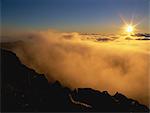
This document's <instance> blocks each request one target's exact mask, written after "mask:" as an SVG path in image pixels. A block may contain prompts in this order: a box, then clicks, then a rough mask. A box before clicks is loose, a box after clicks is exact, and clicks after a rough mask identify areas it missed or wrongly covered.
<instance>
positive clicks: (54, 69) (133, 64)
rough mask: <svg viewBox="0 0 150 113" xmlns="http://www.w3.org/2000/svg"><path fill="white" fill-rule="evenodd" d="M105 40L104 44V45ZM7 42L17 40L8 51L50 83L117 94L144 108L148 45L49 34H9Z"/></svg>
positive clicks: (121, 39)
mask: <svg viewBox="0 0 150 113" xmlns="http://www.w3.org/2000/svg"><path fill="white" fill-rule="evenodd" d="M14 37H15V38H14ZM16 37H17V38H16ZM105 37H107V38H108V40H105V41H104V40H103V39H105ZM9 39H11V41H12V40H13V39H15V41H16V40H20V41H18V42H16V43H15V44H14V45H13V48H12V51H14V52H15V53H16V54H17V56H18V57H19V58H20V60H21V61H22V62H23V63H24V64H25V65H27V66H28V67H30V68H32V69H34V70H36V71H37V72H39V73H42V74H44V75H45V76H46V78H47V79H48V80H49V81H50V82H52V81H55V80H59V81H61V83H62V84H63V85H64V86H68V87H71V88H77V87H91V88H94V89H98V90H100V91H103V90H107V91H109V93H111V94H114V93H115V92H121V93H123V94H125V95H126V96H128V97H130V98H134V99H136V100H139V101H140V102H142V103H144V104H146V105H148V102H149V92H148V91H149V90H150V85H149V76H150V75H149V74H150V73H149V67H150V61H149V57H150V53H149V47H148V45H149V44H150V42H148V41H136V40H124V37H123V36H112V35H111V36H101V35H96V36H93V35H80V34H78V33H62V32H57V31H53V30H48V31H40V32H32V33H31V32H30V33H23V34H18V35H12V33H11V35H9V36H7V40H5V41H8V40H9ZM97 39H98V40H97ZM101 39H102V40H101Z"/></svg>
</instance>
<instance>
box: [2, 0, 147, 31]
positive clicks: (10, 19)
mask: <svg viewBox="0 0 150 113" xmlns="http://www.w3.org/2000/svg"><path fill="white" fill-rule="evenodd" d="M1 5H2V9H1V10H2V11H1V12H2V28H14V27H15V28H22V29H48V28H52V29H57V30H60V31H67V32H70V31H71V32H72V31H77V32H103V33H114V32H117V31H118V30H119V29H120V28H121V26H122V25H123V22H122V21H121V19H120V17H119V16H120V15H122V16H123V17H124V18H125V19H126V20H127V21H129V20H130V19H131V18H132V16H134V22H135V23H137V22H139V21H141V24H140V25H139V26H138V29H139V30H140V32H148V26H149V11H150V9H149V5H150V3H149V0H1Z"/></svg>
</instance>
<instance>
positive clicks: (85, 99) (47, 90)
mask: <svg viewBox="0 0 150 113" xmlns="http://www.w3.org/2000/svg"><path fill="white" fill-rule="evenodd" d="M43 65H44V64H43ZM1 66H2V67H1V72H2V73H1V78H2V88H1V91H2V92H1V97H2V98H1V101H2V103H1V105H2V106H1V108H2V111H3V112H4V111H12V112H15V111H31V112H33V111H35V112H37V111H66V112H71V111H107V112H112V111H124V112H128V111H133V112H148V111H149V109H148V108H147V107H146V106H144V105H141V104H139V103H138V102H137V101H135V100H132V99H128V98H127V97H125V96H124V95H122V94H120V93H116V94H115V95H114V96H111V95H109V94H108V93H107V91H104V92H99V91H96V90H93V89H90V88H79V89H76V90H74V91H71V90H70V89H69V88H66V87H63V86H62V85H61V84H60V83H59V82H55V83H48V81H47V80H46V78H45V77H44V75H40V74H38V73H36V72H35V71H33V70H32V69H29V68H27V67H26V66H24V65H22V64H21V62H20V61H19V59H18V58H17V57H16V55H15V54H14V53H12V52H9V51H6V50H3V49H1Z"/></svg>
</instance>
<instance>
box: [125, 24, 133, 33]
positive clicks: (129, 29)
mask: <svg viewBox="0 0 150 113" xmlns="http://www.w3.org/2000/svg"><path fill="white" fill-rule="evenodd" d="M133 31H134V27H133V26H132V25H127V27H126V32H127V33H132V32H133Z"/></svg>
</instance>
